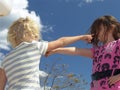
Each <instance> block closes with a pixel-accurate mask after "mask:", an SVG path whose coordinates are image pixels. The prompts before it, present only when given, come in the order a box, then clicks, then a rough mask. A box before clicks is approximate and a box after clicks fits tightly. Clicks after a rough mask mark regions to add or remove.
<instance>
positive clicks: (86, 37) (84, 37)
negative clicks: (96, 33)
mask: <svg viewBox="0 0 120 90" xmlns="http://www.w3.org/2000/svg"><path fill="white" fill-rule="evenodd" d="M92 36H93V35H83V40H84V41H86V42H88V43H91V40H92V38H93V37H92Z"/></svg>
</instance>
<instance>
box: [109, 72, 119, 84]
mask: <svg viewBox="0 0 120 90" xmlns="http://www.w3.org/2000/svg"><path fill="white" fill-rule="evenodd" d="M118 81H120V74H118V75H115V76H111V77H110V78H109V79H108V84H109V85H112V84H115V83H116V82H118Z"/></svg>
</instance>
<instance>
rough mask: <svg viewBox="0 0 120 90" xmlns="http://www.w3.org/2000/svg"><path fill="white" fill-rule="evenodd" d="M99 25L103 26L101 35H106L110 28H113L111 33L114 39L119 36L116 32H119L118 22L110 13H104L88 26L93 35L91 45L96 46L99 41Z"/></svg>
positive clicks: (119, 24)
mask: <svg viewBox="0 0 120 90" xmlns="http://www.w3.org/2000/svg"><path fill="white" fill-rule="evenodd" d="M101 25H102V26H103V27H104V30H105V31H104V35H103V37H105V36H107V35H108V32H109V31H110V30H114V31H113V33H112V34H113V37H114V39H115V40H117V39H119V38H120V35H119V34H118V33H120V23H119V22H118V20H117V19H116V18H115V17H113V16H110V15H105V16H102V17H99V18H97V19H96V20H95V21H94V22H93V24H92V25H91V27H90V34H92V35H93V40H92V44H93V45H95V46H98V44H99V42H100V41H99V39H98V35H99V33H100V32H101ZM103 43H104V42H103Z"/></svg>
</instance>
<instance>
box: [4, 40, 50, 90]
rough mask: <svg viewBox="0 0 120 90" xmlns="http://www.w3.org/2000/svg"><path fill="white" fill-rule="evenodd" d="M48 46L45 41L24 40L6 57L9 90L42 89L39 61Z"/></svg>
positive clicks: (5, 68) (5, 67) (5, 64)
mask: <svg viewBox="0 0 120 90" xmlns="http://www.w3.org/2000/svg"><path fill="white" fill-rule="evenodd" d="M47 48H48V42H45V41H41V42H37V41H33V42H32V43H28V42H23V43H21V44H20V45H19V46H17V47H16V48H14V49H13V50H12V51H11V52H10V53H9V54H8V55H7V56H6V57H5V58H4V60H3V62H2V68H3V69H4V70H5V72H6V76H7V80H8V90H40V80H39V63H40V58H41V55H44V54H45V53H46V51H47Z"/></svg>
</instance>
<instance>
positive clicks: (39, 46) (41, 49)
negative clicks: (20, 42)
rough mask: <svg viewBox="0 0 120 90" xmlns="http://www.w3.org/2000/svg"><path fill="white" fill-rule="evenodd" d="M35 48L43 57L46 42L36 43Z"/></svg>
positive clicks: (46, 47)
mask: <svg viewBox="0 0 120 90" xmlns="http://www.w3.org/2000/svg"><path fill="white" fill-rule="evenodd" d="M37 47H38V49H39V51H40V53H41V54H42V55H45V53H46V52H47V49H48V41H40V42H37Z"/></svg>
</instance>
